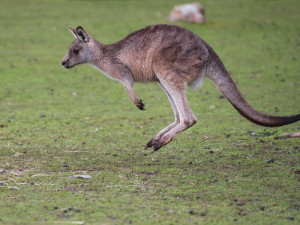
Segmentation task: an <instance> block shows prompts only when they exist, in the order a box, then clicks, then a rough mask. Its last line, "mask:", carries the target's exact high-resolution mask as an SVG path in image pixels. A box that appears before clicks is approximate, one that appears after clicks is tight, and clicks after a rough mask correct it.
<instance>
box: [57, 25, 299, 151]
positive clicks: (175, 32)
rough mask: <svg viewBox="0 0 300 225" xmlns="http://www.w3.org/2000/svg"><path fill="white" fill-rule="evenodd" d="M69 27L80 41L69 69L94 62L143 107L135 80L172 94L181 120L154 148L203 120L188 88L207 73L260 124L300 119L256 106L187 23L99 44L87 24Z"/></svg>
mask: <svg viewBox="0 0 300 225" xmlns="http://www.w3.org/2000/svg"><path fill="white" fill-rule="evenodd" d="M69 29H70V31H71V32H72V33H73V35H74V36H75V37H76V40H75V41H74V42H73V43H72V45H71V46H70V48H69V51H68V53H67V55H66V56H65V57H64V59H63V61H62V65H63V66H64V67H65V68H72V67H74V66H76V65H78V64H82V63H88V64H90V65H92V66H93V67H95V68H97V69H99V70H101V71H102V72H103V73H104V74H106V75H107V76H108V77H110V78H112V79H115V80H118V81H120V82H121V83H122V84H123V85H124V87H125V88H126V90H127V92H128V95H129V97H130V98H131V100H132V101H133V102H134V103H135V105H136V106H137V107H138V108H139V109H141V110H143V109H144V104H143V102H142V100H140V99H139V98H138V97H137V96H136V94H135V92H134V82H143V83H147V82H158V83H159V84H160V86H161V87H162V88H163V90H164V91H165V92H166V94H167V96H168V99H169V101H170V103H171V105H172V108H173V111H174V116H175V121H174V122H173V123H172V124H170V125H169V126H167V127H166V128H164V129H163V130H161V131H160V132H159V133H158V134H157V135H156V136H155V137H154V138H153V139H152V140H151V141H149V142H148V143H147V146H146V148H148V147H152V146H154V151H156V150H158V149H159V148H161V147H162V146H164V145H166V144H168V143H169V142H170V141H171V140H172V139H173V138H174V137H175V136H176V135H177V134H178V133H180V132H182V131H184V130H186V129H187V128H189V127H190V126H192V125H193V124H195V123H196V122H197V120H196V117H195V115H194V113H193V112H192V110H191V108H190V107H189V104H188V101H187V98H186V94H185V88H186V85H187V84H188V85H190V86H191V87H196V88H199V87H201V84H202V81H203V78H204V76H206V77H209V78H210V79H212V80H213V81H214V83H215V84H216V86H217V88H218V89H219V90H220V91H221V92H222V93H223V95H224V96H225V97H226V98H227V99H228V100H229V101H230V103H231V104H232V105H233V106H234V107H235V108H236V109H237V110H238V112H240V113H241V115H243V116H244V117H245V118H247V119H248V120H250V121H252V122H254V123H256V124H260V125H263V126H282V125H286V124H289V123H293V122H296V121H298V120H300V114H298V115H296V116H290V117H273V116H269V115H265V114H262V113H259V112H258V111H256V110H255V109H254V108H252V107H251V106H250V105H249V104H248V103H247V102H246V101H245V99H244V98H243V96H242V95H241V93H240V92H239V91H238V89H237V88H236V86H235V84H234V82H233V80H232V79H231V78H230V76H229V74H228V72H227V71H226V69H225V67H224V65H223V63H222V62H221V60H220V59H219V57H218V56H217V54H216V53H215V52H214V51H213V49H212V48H211V47H210V46H209V45H208V44H207V43H206V42H205V41H203V40H202V39H200V38H199V37H198V36H197V35H195V34H194V33H192V32H191V31H188V30H186V29H184V28H182V27H178V26H171V25H154V26H149V27H146V28H144V29H141V30H139V31H136V32H134V33H132V34H130V35H128V36H127V37H125V38H124V39H123V40H120V41H119V42H117V43H115V44H111V45H103V44H101V43H99V42H98V41H96V40H95V39H93V38H92V37H91V36H90V35H89V34H87V33H86V32H85V31H84V29H83V28H82V27H77V29H76V30H75V29H73V28H71V27H69Z"/></svg>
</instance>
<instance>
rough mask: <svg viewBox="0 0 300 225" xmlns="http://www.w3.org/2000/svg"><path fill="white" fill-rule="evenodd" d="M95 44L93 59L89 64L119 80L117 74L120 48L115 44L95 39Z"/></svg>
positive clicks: (92, 53)
mask: <svg viewBox="0 0 300 225" xmlns="http://www.w3.org/2000/svg"><path fill="white" fill-rule="evenodd" d="M94 42H95V46H94V48H93V51H92V52H91V55H92V57H91V60H90V61H89V64H90V65H91V66H92V67H94V68H95V69H98V70H100V71H101V72H102V73H103V74H104V75H106V76H107V77H109V78H111V79H113V80H119V78H118V77H116V74H115V71H114V70H115V64H116V56H117V54H118V52H119V49H118V47H117V46H115V45H103V44H101V43H100V42H98V41H96V40H94Z"/></svg>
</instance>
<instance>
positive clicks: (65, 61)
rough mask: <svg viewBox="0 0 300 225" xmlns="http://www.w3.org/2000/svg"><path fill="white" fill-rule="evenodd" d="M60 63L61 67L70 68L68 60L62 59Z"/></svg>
mask: <svg viewBox="0 0 300 225" xmlns="http://www.w3.org/2000/svg"><path fill="white" fill-rule="evenodd" d="M61 65H62V66H63V67H65V68H67V69H69V68H70V67H69V66H68V60H63V61H62V62H61Z"/></svg>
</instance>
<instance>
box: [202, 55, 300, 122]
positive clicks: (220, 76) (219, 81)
mask: <svg viewBox="0 0 300 225" xmlns="http://www.w3.org/2000/svg"><path fill="white" fill-rule="evenodd" d="M218 61H219V63H217V64H215V66H214V69H213V73H211V74H210V75H209V76H208V77H209V78H210V79H212V80H213V81H214V83H215V85H216V86H217V88H218V89H219V90H220V91H221V92H222V94H223V95H224V97H226V98H227V99H228V100H229V102H230V103H231V104H232V105H233V106H234V108H235V109H236V110H237V111H238V112H239V113H240V114H241V115H242V116H244V117H245V118H246V119H248V120H250V121H251V122H253V123H256V124H259V125H262V126H266V127H278V126H283V125H287V124H290V123H294V122H297V121H299V120H300V114H298V115H294V116H269V115H266V114H262V113H260V112H258V111H257V110H255V109H254V108H253V107H251V106H250V105H249V104H248V103H247V101H246V100H245V99H244V97H243V96H242V94H241V93H240V92H239V90H238V89H237V87H236V85H235V83H234V82H233V80H232V79H231V77H230V76H229V74H228V72H227V71H226V69H225V67H224V65H223V64H222V62H221V60H219V59H218Z"/></svg>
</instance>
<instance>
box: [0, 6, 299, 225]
mask: <svg viewBox="0 0 300 225" xmlns="http://www.w3.org/2000/svg"><path fill="white" fill-rule="evenodd" d="M183 2H187V1H184V0H183V1H177V0H176V1H167V0H164V1H157V2H155V1H150V0H149V1H126V0H124V1H96V0H94V1H84V0H82V1H79V0H69V1H68V0H60V1H58V0H45V1H38V0H22V1H17V0H1V2H0V19H1V20H0V31H1V34H0V57H1V60H0V224H103V225H104V224H107V225H110V224H111V225H113V224H149V225H150V224H192V225H196V224H199V225H200V224H207V225H208V224H209V225H210V224H264V225H265V224H297V223H300V213H299V208H300V191H299V190H300V141H299V139H281V138H278V137H279V135H280V134H281V133H284V132H295V131H299V130H300V123H299V122H298V123H295V124H292V125H288V126H284V127H280V128H264V127H261V126H257V125H254V124H252V123H250V122H249V121H247V120H246V119H244V118H243V117H241V116H240V115H239V114H238V113H237V112H236V111H235V110H234V108H233V107H232V106H231V105H230V104H229V103H228V101H227V100H226V99H222V98H220V96H221V94H220V92H219V91H218V90H217V89H216V88H215V87H214V85H213V83H212V82H211V81H210V80H205V82H204V86H203V88H202V89H201V90H199V91H192V90H188V98H189V102H190V105H191V107H192V108H193V111H194V112H195V115H196V116H197V118H198V123H197V124H196V125H195V126H193V127H192V128H191V129H189V130H187V131H186V132H184V133H182V134H180V135H178V137H177V138H176V139H175V140H173V141H172V142H171V143H170V144H169V145H167V146H165V147H163V148H162V149H160V150H159V151H158V152H156V153H154V154H149V153H150V152H151V150H148V151H144V150H143V147H144V145H145V144H146V143H147V141H148V140H150V139H151V138H152V137H153V136H154V135H155V134H156V133H157V132H158V131H159V130H161V129H162V128H163V127H165V126H166V125H167V124H169V123H171V122H172V120H173V112H172V109H171V106H170V104H169V102H168V100H167V97H166V96H165V94H164V93H163V91H162V90H161V88H160V87H158V85H157V84H148V85H145V84H137V85H136V92H137V94H138V96H139V97H140V98H141V99H143V100H144V102H145V104H146V110H145V111H140V110H138V109H137V108H136V107H135V106H134V104H132V102H131V101H130V100H129V98H128V96H127V93H126V91H125V90H124V88H123V86H122V85H121V84H120V83H117V82H114V81H111V80H109V79H108V78H106V77H105V76H103V75H102V74H100V73H99V72H98V71H96V70H94V69H93V68H91V67H89V66H87V65H82V66H78V67H76V68H74V69H72V70H66V69H63V68H62V67H61V66H60V62H61V60H62V58H63V56H64V55H65V54H66V51H67V49H68V46H69V45H70V43H71V42H72V41H73V40H74V38H73V36H72V35H71V33H70V32H69V31H68V30H67V27H68V25H71V26H73V27H76V26H77V25H81V26H83V27H84V28H85V30H86V31H87V32H88V33H90V34H91V35H92V36H93V37H95V38H96V39H97V40H99V41H101V42H102V43H104V44H109V43H113V42H115V41H117V40H120V39H122V38H123V37H125V36H126V35H127V34H129V33H130V32H132V31H135V30H137V29H140V28H142V27H144V26H147V25H150V24H160V23H169V22H168V20H167V17H168V13H169V11H170V10H171V9H172V8H173V6H174V5H176V4H179V3H183ZM201 2H202V4H203V5H204V6H205V8H206V12H207V19H208V22H207V24H205V25H191V24H185V23H176V24H177V25H180V26H184V27H186V28H188V29H190V30H192V31H193V32H194V33H196V34H198V35H199V36H200V37H202V38H203V39H204V40H206V41H207V42H208V43H209V44H210V45H211V46H212V47H213V48H214V49H215V51H216V52H217V53H218V54H219V56H220V58H221V59H222V61H223V62H224V64H225V65H226V67H227V69H228V71H229V72H230V73H231V75H232V78H233V79H234V81H235V82H236V83H237V86H238V88H239V89H240V91H241V92H242V93H243V94H244V96H245V98H246V99H247V100H248V101H249V103H250V104H251V105H253V106H254V107H255V108H256V109H258V110H259V111H262V112H264V113H268V114H272V115H290V114H297V113H299V111H300V104H299V96H300V79H299V76H300V67H299V52H300V24H299V21H300V14H299V10H300V1H297V0H293V1H292V0H277V1H259V0H255V1H252V0H244V1H234V0H226V1H224V0H203V1H201ZM74 175H90V176H91V178H89V179H84V178H76V177H74Z"/></svg>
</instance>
